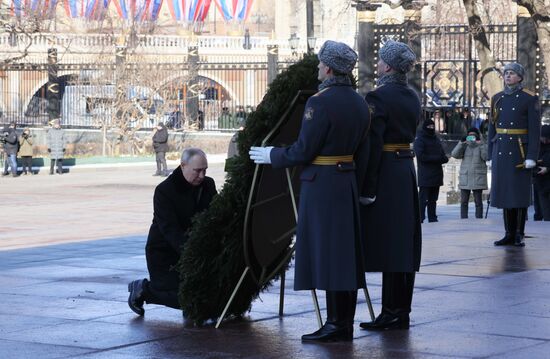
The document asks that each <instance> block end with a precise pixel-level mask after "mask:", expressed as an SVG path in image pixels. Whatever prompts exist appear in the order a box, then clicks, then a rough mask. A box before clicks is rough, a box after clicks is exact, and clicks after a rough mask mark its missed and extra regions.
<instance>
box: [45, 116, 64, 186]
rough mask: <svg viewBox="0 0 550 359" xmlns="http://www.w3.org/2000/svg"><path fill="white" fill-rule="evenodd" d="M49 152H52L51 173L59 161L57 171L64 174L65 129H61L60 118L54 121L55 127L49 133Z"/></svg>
mask: <svg viewBox="0 0 550 359" xmlns="http://www.w3.org/2000/svg"><path fill="white" fill-rule="evenodd" d="M47 141H48V152H49V153H50V174H51V175H53V168H54V166H55V163H56V162H57V173H59V174H60V175H61V174H63V156H64V155H65V131H64V130H63V129H61V125H60V124H59V120H55V121H54V122H53V127H52V128H50V129H49V130H48V135H47Z"/></svg>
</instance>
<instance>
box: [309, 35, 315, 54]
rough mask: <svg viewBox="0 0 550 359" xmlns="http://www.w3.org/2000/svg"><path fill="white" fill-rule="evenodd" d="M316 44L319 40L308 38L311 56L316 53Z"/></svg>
mask: <svg viewBox="0 0 550 359" xmlns="http://www.w3.org/2000/svg"><path fill="white" fill-rule="evenodd" d="M315 42H317V38H316V37H315V36H310V37H308V38H307V53H308V54H309V55H311V54H313V53H314V52H315Z"/></svg>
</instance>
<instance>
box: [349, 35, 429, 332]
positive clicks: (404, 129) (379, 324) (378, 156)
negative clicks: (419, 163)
mask: <svg viewBox="0 0 550 359" xmlns="http://www.w3.org/2000/svg"><path fill="white" fill-rule="evenodd" d="M379 54H380V59H379V61H378V76H379V79H378V82H377V87H376V89H375V90H373V91H371V92H369V93H368V94H367V96H366V99H367V102H368V104H369V107H370V108H371V114H372V117H371V121H372V122H371V128H370V132H369V143H370V149H369V152H370V154H369V158H368V165H367V173H366V179H365V181H364V183H363V186H362V187H361V189H360V190H361V199H360V200H361V204H363V207H362V213H361V218H362V220H363V230H364V231H363V234H364V243H365V245H364V250H365V255H366V259H365V263H366V271H367V272H383V274H382V312H381V313H380V315H378V317H377V318H376V320H374V321H373V322H368V323H361V328H363V329H367V330H387V329H408V328H409V313H410V312H411V302H412V295H413V288H414V277H415V272H416V271H418V270H419V268H420V254H421V247H422V243H421V241H422V234H421V227H420V207H419V205H418V189H417V186H416V171H415V169H414V162H413V158H414V152H413V151H412V150H411V143H412V142H413V141H414V138H415V134H416V128H417V126H418V124H419V123H420V120H421V116H422V111H421V106H420V99H419V97H418V95H417V93H416V92H415V91H414V90H413V89H412V88H411V87H410V86H409V85H408V83H407V72H409V71H410V70H411V69H412V67H413V65H414V62H415V61H416V57H415V55H414V52H413V51H412V50H411V49H410V47H409V46H407V45H406V44H404V43H401V42H396V41H388V42H386V44H385V45H384V47H382V48H381V49H380V52H379Z"/></svg>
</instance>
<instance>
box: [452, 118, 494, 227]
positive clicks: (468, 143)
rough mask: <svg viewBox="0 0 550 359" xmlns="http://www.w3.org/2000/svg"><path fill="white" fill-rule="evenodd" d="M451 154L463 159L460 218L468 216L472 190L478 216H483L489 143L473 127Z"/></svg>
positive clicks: (459, 182) (460, 183)
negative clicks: (483, 194) (483, 196)
mask: <svg viewBox="0 0 550 359" xmlns="http://www.w3.org/2000/svg"><path fill="white" fill-rule="evenodd" d="M451 156H452V157H454V158H456V159H461V160H462V162H461V163H460V175H459V177H458V188H460V218H468V203H469V202H470V192H472V193H473V195H474V201H475V204H476V218H483V200H482V198H481V197H482V196H481V195H482V192H483V190H484V189H487V187H488V186H487V164H486V162H487V144H486V143H485V142H484V141H483V140H482V139H481V135H480V133H479V130H478V129H477V128H475V127H472V128H470V129H469V130H468V135H467V136H464V137H463V138H462V141H460V142H459V143H457V145H456V146H455V148H454V149H453V151H452V152H451Z"/></svg>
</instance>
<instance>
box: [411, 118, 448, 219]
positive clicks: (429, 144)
mask: <svg viewBox="0 0 550 359" xmlns="http://www.w3.org/2000/svg"><path fill="white" fill-rule="evenodd" d="M414 152H415V154H416V164H417V168H418V188H419V190H418V196H419V200H420V216H421V220H422V222H424V219H426V207H427V209H428V222H437V213H436V208H437V199H438V198H439V187H441V186H442V185H443V166H442V165H443V164H444V163H447V162H449V159H448V158H447V155H446V154H445V150H444V149H443V146H442V145H441V141H440V140H439V137H437V136H436V134H435V126H434V122H433V121H432V120H426V121H424V123H423V124H422V129H421V130H420V131H419V133H418V136H416V139H415V140H414Z"/></svg>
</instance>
